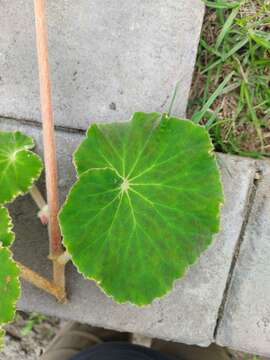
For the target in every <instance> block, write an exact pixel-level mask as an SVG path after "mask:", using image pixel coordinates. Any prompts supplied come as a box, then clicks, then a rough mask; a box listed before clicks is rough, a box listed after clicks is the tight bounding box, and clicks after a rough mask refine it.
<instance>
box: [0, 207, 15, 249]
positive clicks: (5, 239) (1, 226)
mask: <svg viewBox="0 0 270 360" xmlns="http://www.w3.org/2000/svg"><path fill="white" fill-rule="evenodd" d="M12 228H13V225H12V222H11V218H10V216H9V213H8V210H7V209H6V208H4V207H1V206H0V245H1V244H2V245H3V246H9V245H10V244H11V243H12V242H13V240H14V233H13V231H12Z"/></svg>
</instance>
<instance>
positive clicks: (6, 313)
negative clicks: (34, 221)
mask: <svg viewBox="0 0 270 360" xmlns="http://www.w3.org/2000/svg"><path fill="white" fill-rule="evenodd" d="M18 277H19V269H18V267H17V265H16V263H15V262H14V260H13V259H12V257H11V252H10V250H9V249H8V248H4V247H1V246H0V344H1V335H3V330H2V329H1V324H5V323H7V322H9V321H11V320H13V318H14V315H15V303H16V301H17V300H18V298H19V296H20V283H19V278H18Z"/></svg>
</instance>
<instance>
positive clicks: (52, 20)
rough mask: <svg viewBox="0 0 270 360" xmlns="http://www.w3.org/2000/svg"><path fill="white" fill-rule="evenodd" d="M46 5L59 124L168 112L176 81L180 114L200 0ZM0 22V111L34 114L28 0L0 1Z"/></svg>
mask: <svg viewBox="0 0 270 360" xmlns="http://www.w3.org/2000/svg"><path fill="white" fill-rule="evenodd" d="M46 3H47V16H48V23H49V43H50V46H49V50H50V63H51V70H52V85H53V98H54V110H55V119H56V123H57V124H58V125H64V126H67V127H72V128H82V129H85V128H86V127H87V126H88V125H89V121H112V120H114V119H115V120H118V121H119V120H128V118H129V117H130V115H131V114H132V113H133V112H134V111H156V110H159V111H161V112H163V111H166V110H167V109H168V106H169V102H170V97H171V95H172V92H173V89H174V87H175V85H176V82H177V81H178V80H180V82H181V86H180V88H179V92H178V96H177V98H176V102H175V111H174V112H175V114H176V115H181V116H182V115H184V114H185V109H186V104H187V99H188V93H189V88H190V83H191V77H192V72H193V66H194V62H195V57H196V51H197V45H198V41H199V35H200V30H201V24H202V20H203V13H204V6H203V4H202V2H201V0H188V1H186V0H167V1H164V0H155V1H151V0H146V1H140V0H117V1H110V0H103V1H100V0H93V1H88V0H77V1H65V0H59V1H53V0H48V1H46ZM0 24H1V32H0V45H1V46H0V115H2V116H8V117H14V118H23V119H32V120H39V119H40V112H39V93H38V89H39V87H38V72H37V64H36V50H35V33H34V31H35V29H34V14H33V2H32V1H24V0H16V1H10V0H1V1H0Z"/></svg>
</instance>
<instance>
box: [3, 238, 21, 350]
mask: <svg viewBox="0 0 270 360" xmlns="http://www.w3.org/2000/svg"><path fill="white" fill-rule="evenodd" d="M1 249H5V250H6V251H7V252H8V253H9V258H10V260H11V261H12V262H13V263H14V265H15V266H16V267H17V270H18V276H17V277H16V280H17V284H18V290H19V295H18V298H17V299H16V300H14V301H12V304H11V306H12V309H13V314H14V315H13V319H11V320H10V321H8V322H6V323H0V351H1V348H2V347H3V346H4V341H3V340H2V339H3V337H4V336H5V330H4V329H3V328H2V326H3V325H7V324H10V323H11V322H12V321H13V320H14V317H15V314H16V303H17V301H18V300H19V298H20V296H21V283H20V278H19V276H20V269H19V267H18V265H17V263H16V261H15V260H14V258H13V254H12V252H11V250H10V249H9V248H7V247H4V246H2V245H1V244H0V250H1ZM1 330H2V334H1ZM1 335H2V338H1Z"/></svg>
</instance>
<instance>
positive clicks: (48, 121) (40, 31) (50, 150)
mask: <svg viewBox="0 0 270 360" xmlns="http://www.w3.org/2000/svg"><path fill="white" fill-rule="evenodd" d="M34 5H35V23H36V42H37V54H38V64H39V80H40V100H41V113H42V124H43V144H44V160H45V169H46V189H47V201H48V206H49V227H48V231H49V240H50V259H51V260H52V261H53V267H54V271H53V274H54V282H55V284H57V285H58V286H60V287H62V288H63V289H64V288H65V274H64V271H65V269H64V266H63V265H59V264H58V263H57V261H56V260H55V259H56V258H57V257H58V256H59V255H61V254H62V252H63V250H62V244H61V233H60V227H59V223H58V218H57V216H58V211H59V202H58V187H57V186H58V177H57V161H56V146H55V136H54V121H53V111H52V95H51V82H50V70H49V61H48V35H47V26H46V19H45V0H34Z"/></svg>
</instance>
